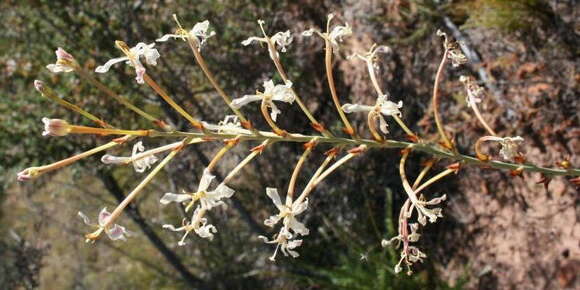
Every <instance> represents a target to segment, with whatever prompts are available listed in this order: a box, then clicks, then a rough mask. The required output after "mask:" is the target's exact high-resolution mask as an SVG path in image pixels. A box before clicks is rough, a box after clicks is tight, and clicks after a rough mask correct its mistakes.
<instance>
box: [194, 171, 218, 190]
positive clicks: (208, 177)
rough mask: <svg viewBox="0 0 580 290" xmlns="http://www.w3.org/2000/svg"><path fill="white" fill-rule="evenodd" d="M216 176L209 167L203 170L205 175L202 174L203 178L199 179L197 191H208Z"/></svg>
mask: <svg viewBox="0 0 580 290" xmlns="http://www.w3.org/2000/svg"><path fill="white" fill-rule="evenodd" d="M214 178H215V175H212V174H211V173H210V172H209V170H207V168H206V169H205V170H203V175H202V176H201V180H200V181H199V186H198V187H197V191H198V192H199V191H207V188H208V187H209V185H210V184H211V182H212V180H213V179H214Z"/></svg>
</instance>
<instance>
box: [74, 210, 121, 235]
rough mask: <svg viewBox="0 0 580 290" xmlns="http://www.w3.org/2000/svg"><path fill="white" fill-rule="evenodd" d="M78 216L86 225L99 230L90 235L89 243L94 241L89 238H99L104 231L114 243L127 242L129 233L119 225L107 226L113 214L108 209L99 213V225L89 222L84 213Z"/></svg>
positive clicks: (79, 213)
mask: <svg viewBox="0 0 580 290" xmlns="http://www.w3.org/2000/svg"><path fill="white" fill-rule="evenodd" d="M78 215H79V216H80V217H81V218H82V219H83V222H84V223H85V224H86V225H89V226H93V227H97V228H99V229H98V230H97V231H95V232H94V233H93V234H89V235H87V242H89V241H91V240H92V239H91V238H89V236H92V237H93V238H96V237H98V236H99V235H100V234H101V232H102V231H103V230H104V231H105V233H106V234H107V236H109V238H110V239H111V240H113V241H116V240H123V241H125V240H127V239H126V236H129V232H128V231H127V230H126V229H125V228H124V227H122V226H120V225H118V224H113V225H110V226H105V224H106V223H107V220H108V219H109V217H110V216H111V213H109V212H108V211H107V208H106V207H105V208H103V209H102V210H101V212H100V213H99V217H98V224H96V225H95V224H92V223H91V222H90V220H89V217H87V216H86V215H85V214H84V213H82V212H80V211H79V212H78Z"/></svg>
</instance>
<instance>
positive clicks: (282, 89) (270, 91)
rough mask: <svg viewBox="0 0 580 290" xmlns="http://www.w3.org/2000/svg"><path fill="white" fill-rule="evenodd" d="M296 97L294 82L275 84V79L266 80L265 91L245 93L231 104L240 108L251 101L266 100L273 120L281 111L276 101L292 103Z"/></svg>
mask: <svg viewBox="0 0 580 290" xmlns="http://www.w3.org/2000/svg"><path fill="white" fill-rule="evenodd" d="M295 99H296V96H295V95H294V92H293V91H292V82H290V81H288V82H287V83H286V84H284V85H274V81H272V80H269V81H265V82H264V92H262V93H261V92H258V94H257V95H245V96H243V97H241V98H237V99H234V100H233V101H232V104H231V105H232V107H234V108H236V109H239V108H241V107H243V106H245V105H247V104H249V103H251V102H257V101H262V102H266V105H267V106H268V107H270V109H271V112H270V116H271V117H272V120H274V121H276V118H277V116H278V114H280V113H281V111H280V110H279V109H278V107H276V105H275V104H274V101H279V102H285V103H289V104H292V103H294V100H295Z"/></svg>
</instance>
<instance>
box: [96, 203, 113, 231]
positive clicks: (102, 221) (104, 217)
mask: <svg viewBox="0 0 580 290" xmlns="http://www.w3.org/2000/svg"><path fill="white" fill-rule="evenodd" d="M110 216H111V213H109V212H108V211H107V208H106V207H104V208H103V209H102V210H101V212H100V213H99V226H101V227H102V226H104V225H105V224H106V223H107V219H108V218H109V217H110Z"/></svg>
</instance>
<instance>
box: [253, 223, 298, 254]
mask: <svg viewBox="0 0 580 290" xmlns="http://www.w3.org/2000/svg"><path fill="white" fill-rule="evenodd" d="M258 238H259V239H261V240H262V241H263V242H264V243H266V244H276V249H275V250H274V254H272V256H270V258H269V259H270V261H272V262H273V261H276V255H277V254H278V249H280V251H281V252H282V254H284V256H288V255H290V256H291V257H292V258H298V257H299V256H300V254H299V253H298V252H296V251H295V250H294V249H296V248H298V247H300V246H301V245H302V240H292V238H293V235H292V234H291V233H290V232H289V231H288V230H287V229H286V228H285V227H282V229H281V230H280V232H279V233H278V234H276V235H275V236H274V239H273V240H268V238H267V237H265V236H258Z"/></svg>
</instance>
